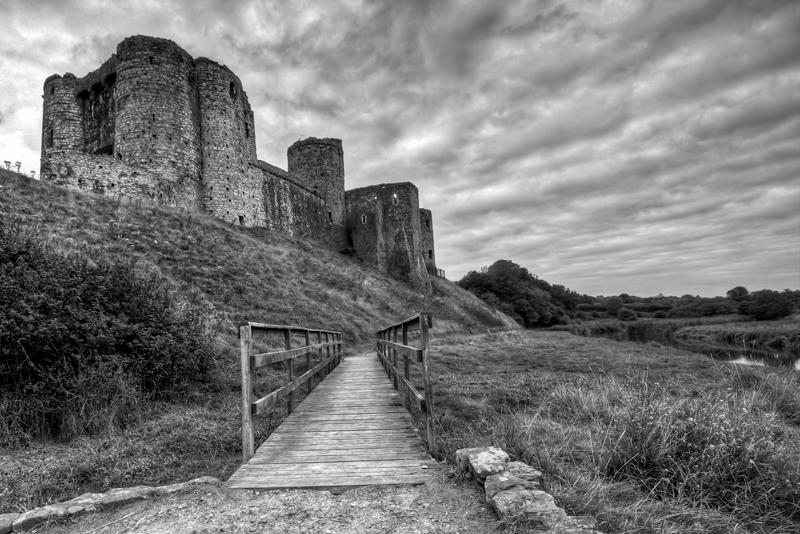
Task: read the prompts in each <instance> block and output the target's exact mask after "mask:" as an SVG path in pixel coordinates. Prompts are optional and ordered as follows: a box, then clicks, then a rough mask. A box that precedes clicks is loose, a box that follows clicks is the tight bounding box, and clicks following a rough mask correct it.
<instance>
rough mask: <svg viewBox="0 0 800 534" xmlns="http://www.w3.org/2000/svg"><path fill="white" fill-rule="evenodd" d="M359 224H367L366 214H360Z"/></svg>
mask: <svg viewBox="0 0 800 534" xmlns="http://www.w3.org/2000/svg"><path fill="white" fill-rule="evenodd" d="M361 224H367V216H366V215H362V216H361Z"/></svg>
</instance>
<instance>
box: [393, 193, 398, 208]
mask: <svg viewBox="0 0 800 534" xmlns="http://www.w3.org/2000/svg"><path fill="white" fill-rule="evenodd" d="M392 205H393V206H397V194H395V195H394V196H392Z"/></svg>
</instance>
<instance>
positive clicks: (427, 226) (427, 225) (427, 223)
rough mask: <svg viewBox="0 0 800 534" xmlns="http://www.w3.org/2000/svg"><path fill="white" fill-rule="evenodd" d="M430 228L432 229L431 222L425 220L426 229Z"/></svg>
mask: <svg viewBox="0 0 800 534" xmlns="http://www.w3.org/2000/svg"><path fill="white" fill-rule="evenodd" d="M430 227H431V221H430V220H428V219H425V228H430Z"/></svg>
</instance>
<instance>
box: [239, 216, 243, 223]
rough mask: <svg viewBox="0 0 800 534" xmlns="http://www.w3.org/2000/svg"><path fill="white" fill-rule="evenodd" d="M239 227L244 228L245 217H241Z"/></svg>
mask: <svg viewBox="0 0 800 534" xmlns="http://www.w3.org/2000/svg"><path fill="white" fill-rule="evenodd" d="M239 226H244V215H239Z"/></svg>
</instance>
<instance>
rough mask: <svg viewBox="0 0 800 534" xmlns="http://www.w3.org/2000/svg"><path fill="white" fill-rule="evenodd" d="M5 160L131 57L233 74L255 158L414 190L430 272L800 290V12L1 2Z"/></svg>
mask: <svg viewBox="0 0 800 534" xmlns="http://www.w3.org/2000/svg"><path fill="white" fill-rule="evenodd" d="M0 20H2V21H3V22H2V31H1V32H0V160H11V161H17V160H18V161H21V162H22V164H23V168H25V169H34V170H37V171H38V166H39V150H40V129H41V113H42V110H41V94H42V84H43V82H44V79H45V78H46V77H47V76H49V75H50V74H64V73H65V72H72V73H74V74H75V75H77V76H79V77H81V76H84V75H85V74H87V73H88V72H89V71H91V70H94V69H96V68H97V67H98V66H99V65H100V64H101V63H102V62H103V61H104V60H106V59H107V58H108V57H109V56H111V54H113V53H114V52H115V50H116V45H117V43H119V42H120V41H121V40H122V39H124V38H125V37H127V36H130V35H136V34H143V35H151V36H158V37H165V38H169V39H172V40H173V41H175V42H177V43H178V44H179V45H181V46H182V47H183V48H184V49H185V50H186V51H187V52H189V53H190V54H191V55H192V56H194V57H200V56H205V57H209V58H211V59H214V60H216V61H218V62H220V63H225V64H227V65H228V66H229V67H230V68H231V69H232V70H233V71H234V72H236V73H237V74H238V75H239V77H240V78H241V80H242V83H243V84H244V87H245V91H246V92H247V94H248V96H249V99H250V103H251V105H252V107H253V110H254V112H255V115H256V127H257V141H258V154H259V158H260V159H262V160H265V161H268V162H270V163H273V164H275V165H278V166H280V167H282V168H286V148H287V147H288V146H289V145H290V144H291V143H292V142H294V141H296V140H297V139H299V138H304V137H309V136H312V135H313V136H317V137H337V138H341V139H342V140H343V144H344V150H345V173H346V181H347V188H348V189H349V188H354V187H360V186H365V185H370V184H376V183H385V182H398V181H412V182H414V183H415V184H416V185H417V186H418V187H419V189H420V204H421V206H423V207H426V208H429V209H431V210H433V214H434V226H435V230H436V253H437V260H438V263H439V267H441V268H444V269H446V270H447V275H448V278H450V279H451V280H457V279H459V278H460V277H462V276H463V275H464V274H466V273H467V272H468V271H470V270H476V269H479V268H481V267H482V266H485V265H489V264H491V263H493V262H494V261H495V260H497V259H508V260H512V261H514V262H516V263H519V264H520V265H523V266H525V267H527V268H528V269H529V270H530V271H531V272H533V273H535V274H537V275H538V276H539V277H541V278H544V279H545V280H547V281H549V282H551V283H559V284H563V285H566V286H567V287H569V288H571V289H573V290H575V291H579V292H581V293H588V294H592V295H598V294H604V295H611V294H619V293H622V292H626V293H630V294H636V295H641V296H647V295H655V294H658V293H664V294H671V295H682V294H685V293H691V294H699V295H703V296H713V295H724V294H725V292H726V291H727V290H728V289H730V288H732V287H734V286H737V285H744V286H746V287H747V288H748V289H750V290H756V289H762V288H769V289H776V290H782V289H785V288H798V287H800V2H797V1H795V0H789V1H785V2H770V1H768V0H750V1H748V0H743V1H733V0H685V1H669V2H666V1H649V2H648V1H641V2H627V1H626V2H617V1H600V0H585V1H570V2H563V3H559V2H555V1H552V2H551V1H547V0H543V1H503V2H500V1H497V2H488V1H474V2H471V1H448V0H442V1H428V2H425V1H401V0H391V1H390V0H384V1H364V2H362V1H356V0H342V1H339V2H335V1H319V2H312V1H296V2H279V1H274V2H269V1H242V2H235V3H234V2H225V1H222V0H197V1H185V2H178V1H172V2H171V1H169V0H157V1H155V0H139V1H136V2H127V3H126V2H120V1H115V2H109V1H92V0H80V1H75V0H52V1H36V0H20V1H17V0H3V1H2V3H0Z"/></svg>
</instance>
